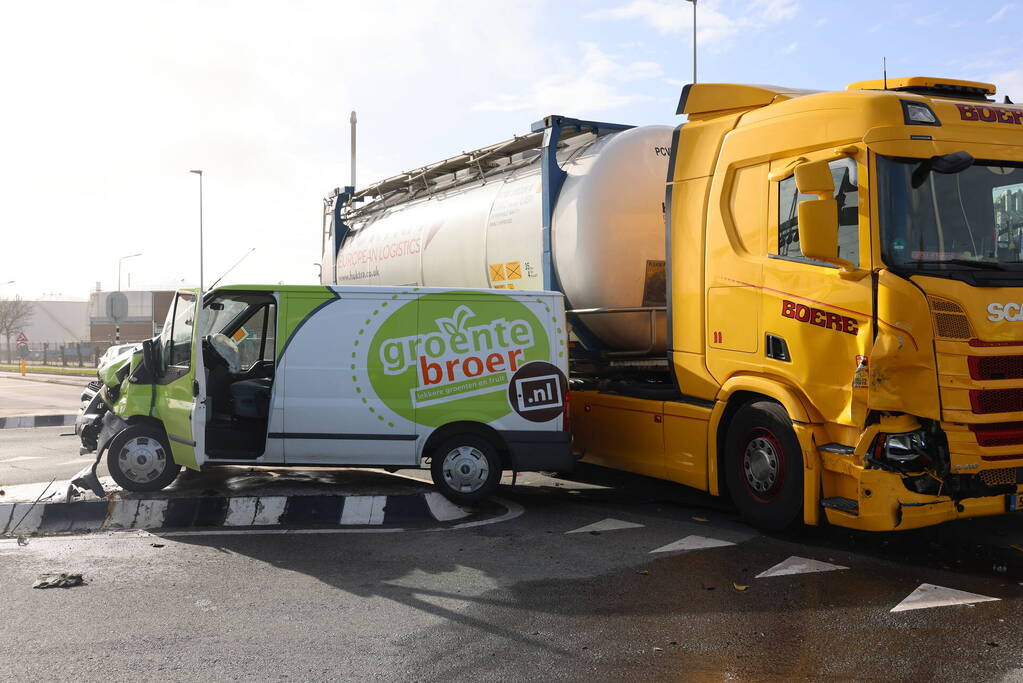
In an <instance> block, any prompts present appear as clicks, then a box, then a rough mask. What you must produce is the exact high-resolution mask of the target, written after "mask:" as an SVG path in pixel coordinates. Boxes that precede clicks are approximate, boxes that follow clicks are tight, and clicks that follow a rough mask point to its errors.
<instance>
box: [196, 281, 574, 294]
mask: <svg viewBox="0 0 1023 683" xmlns="http://www.w3.org/2000/svg"><path fill="white" fill-rule="evenodd" d="M325 289H326V290H328V291H331V292H336V293H338V294H344V293H346V292H347V293H351V294H370V293H372V292H387V293H397V292H416V293H423V294H434V293H441V292H468V293H475V292H494V291H500V292H502V293H505V292H507V293H508V294H520V295H522V294H529V295H532V296H553V297H560V296H562V294H561V292H555V291H550V290H533V289H502V290H494V289H487V288H484V287H412V286H408V285H406V286H391V285H267V284H261V285H245V284H236V285H225V286H222V287H217V288H216V289H214V290H212V291H214V292H234V291H249V292H293V293H309V294H322V293H323V291H324V290H325ZM207 293H208V292H207Z"/></svg>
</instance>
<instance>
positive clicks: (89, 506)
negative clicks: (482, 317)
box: [0, 491, 475, 536]
mask: <svg viewBox="0 0 1023 683" xmlns="http://www.w3.org/2000/svg"><path fill="white" fill-rule="evenodd" d="M474 512H475V511H474V510H471V509H468V508H463V507H461V506H458V505H455V504H454V503H452V502H451V501H449V500H448V499H447V498H445V497H444V496H443V495H441V494H440V493H438V492H436V491H427V492H424V493H413V494H401V495H391V496H337V495H293V496H259V497H254V496H237V497H233V496H232V497H226V496H211V497H206V498H161V499H150V500H139V499H127V500H125V499H115V500H111V501H102V500H99V501H82V502H72V503H37V504H35V505H34V506H33V504H32V503H0V536H14V535H29V534H32V533H37V532H42V533H59V532H67V531H108V530H120V529H147V530H148V529H190V528H195V527H200V528H209V527H267V526H290V525H325V526H342V527H348V526H368V527H380V526H391V525H397V524H414V525H423V524H424V523H425V524H436V523H440V524H446V523H448V522H456V521H459V520H462V519H464V518H466V517H468V516H470V515H472V514H474Z"/></svg>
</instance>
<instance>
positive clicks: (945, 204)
mask: <svg viewBox="0 0 1023 683" xmlns="http://www.w3.org/2000/svg"><path fill="white" fill-rule="evenodd" d="M994 92H995V87H994V86H993V85H990V84H986V83H973V82H968V81H958V80H950V79H940V78H919V77H918V78H899V79H888V80H887V81H886V82H882V81H867V82H860V83H854V84H852V85H850V86H849V87H848V89H847V90H846V91H841V92H810V91H800V90H793V89H787V88H780V87H772V86H750V85H729V84H713V83H708V84H698V85H692V86H687V87H686V88H685V90H684V91H683V93H682V98H681V101H680V103H679V107H678V113H679V114H686V115H688V121H687V122H686V123H684V124H683V125H681V126H679V127H678V128H677V129H676V131H675V133H674V137H673V141H672V146H671V156H670V162H669V164H670V165H669V172H668V186H667V193H666V201H665V209H666V239H667V282H668V298H667V313H668V352H667V353H668V367H669V371H670V376H671V381H672V382H673V384H674V387H673V391H672V392H669V393H667V394H665V396H664V397H660V396H656V395H655V396H653V397H652V398H651V392H650V389H649V388H646V390H645V393H644V391H633V392H630V391H629V390H627V389H626V390H607V388H606V387H604V388H603V389H604V390H600V391H598V390H596V389H590V390H584V391H579V392H574V393H573V400H572V413H573V414H572V424H573V433H574V440H575V444H574V447H575V449H576V450H577V452H578V455H580V456H581V457H583V458H584V459H585V460H587V461H591V462H595V463H599V464H604V465H608V466H612V467H616V468H619V469H625V470H631V471H634V472H639V473H643V474H647V475H651V476H656V477H661V478H665V479H670V480H673V481H678V482H681V483H683V484H687V485H689V486H694V487H696V488H699V489H704V490H708V491H710V492H711V493H714V494H725V493H726V492H727V493H728V494H729V495H730V496H731V497H732V498H733V499H734V500H735V502H736V505H737V507H738V508H739V510H740V511H741V512H742V514H743V516H744V517H745V518H746V519H747V520H749V521H750V522H752V523H754V524H758V525H760V526H764V527H769V528H779V527H782V526H785V525H787V524H789V523H791V522H793V521H794V520H796V519H799V518H800V517H801V518H802V519H803V520H804V521H805V522H806V523H809V524H817V523H819V522H820V521H821V511H822V510H823V514H824V515H825V516H826V519H827V521H828V522H830V523H832V524H837V525H841V526H846V527H851V528H855V529H865V530H892V529H909V528H914V527H921V526H925V525H929V524H935V523H939V522H943V521H947V520H952V519H956V518H962V517H976V516H981V515H995V514H1002V513H1005V512H1008V511H1012V510H1015V509H1017V508H1018V507H1019V505H1020V504H1021V503H1023V500H1021V496H1023V494H1021V491H1023V487H1021V483H1023V107H1020V106H1013V105H1012V104H1011V103H1005V104H996V103H994V102H993V101H991V100H990V99H989V96H991V95H993V94H994Z"/></svg>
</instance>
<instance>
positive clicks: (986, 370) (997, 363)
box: [966, 356, 1023, 380]
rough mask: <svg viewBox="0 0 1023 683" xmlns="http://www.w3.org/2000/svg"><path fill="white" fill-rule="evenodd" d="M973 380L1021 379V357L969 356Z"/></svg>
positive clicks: (1022, 366) (1022, 361)
mask: <svg viewBox="0 0 1023 683" xmlns="http://www.w3.org/2000/svg"><path fill="white" fill-rule="evenodd" d="M966 360H967V363H968V364H969V366H970V377H972V378H973V379H980V380H986V379H1023V356H970V357H969V358H967V359H966Z"/></svg>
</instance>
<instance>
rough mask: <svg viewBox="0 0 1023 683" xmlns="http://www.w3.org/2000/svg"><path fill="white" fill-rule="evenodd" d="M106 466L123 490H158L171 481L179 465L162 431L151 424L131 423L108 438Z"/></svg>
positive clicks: (179, 469)
mask: <svg viewBox="0 0 1023 683" xmlns="http://www.w3.org/2000/svg"><path fill="white" fill-rule="evenodd" d="M107 469H108V470H109V471H110V476H111V477H113V479H114V481H115V482H117V485H118V486H120V487H121V488H122V489H124V490H126V491H135V492H144V491H159V490H160V489H162V488H163V487H165V486H167V484H169V483H171V482H172V481H174V479H175V478H176V477H177V476H178V472H180V471H181V465H179V464H177V463H176V462H174V456H173V455H172V454H171V449H170V446H169V445H168V444H167V441H166V439H165V437H164V436H163V434H161V433H160V432H159V431H158V430H156V429H154V428H153V427H149V426H145V425H132V426H130V427H128V428H127V429H124V430H122V431H121V432H120V433H119V434H118V435H117V436H115V437H114V438H113V439H111V440H110V446H108V447H107Z"/></svg>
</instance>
